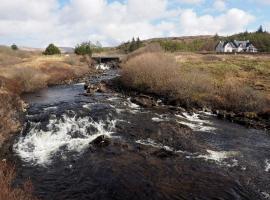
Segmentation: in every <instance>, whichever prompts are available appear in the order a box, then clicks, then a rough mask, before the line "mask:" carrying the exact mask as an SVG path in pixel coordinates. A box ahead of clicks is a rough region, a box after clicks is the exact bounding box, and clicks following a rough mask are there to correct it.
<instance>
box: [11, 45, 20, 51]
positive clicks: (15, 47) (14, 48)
mask: <svg viewBox="0 0 270 200" xmlns="http://www.w3.org/2000/svg"><path fill="white" fill-rule="evenodd" d="M11 49H12V50H14V51H16V50H18V49H19V48H18V46H17V45H16V44H13V45H11Z"/></svg>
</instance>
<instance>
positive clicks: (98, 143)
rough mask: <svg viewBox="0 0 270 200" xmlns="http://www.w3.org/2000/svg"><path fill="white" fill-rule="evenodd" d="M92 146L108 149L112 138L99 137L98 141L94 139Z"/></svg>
mask: <svg viewBox="0 0 270 200" xmlns="http://www.w3.org/2000/svg"><path fill="white" fill-rule="evenodd" d="M91 144H92V145H93V146H95V147H100V148H101V147H107V146H109V144H110V138H109V137H107V136H106V135H101V136H98V137H97V138H96V139H94V140H93V141H92V142H91Z"/></svg>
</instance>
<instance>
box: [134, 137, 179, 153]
mask: <svg viewBox="0 0 270 200" xmlns="http://www.w3.org/2000/svg"><path fill="white" fill-rule="evenodd" d="M136 143H138V144H142V145H146V146H152V147H155V148H159V149H165V150H167V151H174V149H173V148H171V147H169V146H166V145H163V144H160V143H157V142H155V141H154V140H152V139H150V138H148V139H147V140H137V141H136Z"/></svg>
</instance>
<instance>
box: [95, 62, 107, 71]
mask: <svg viewBox="0 0 270 200" xmlns="http://www.w3.org/2000/svg"><path fill="white" fill-rule="evenodd" d="M96 69H101V70H109V69H110V67H109V65H106V64H104V63H101V64H98V65H96Z"/></svg>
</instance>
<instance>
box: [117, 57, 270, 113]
mask: <svg viewBox="0 0 270 200" xmlns="http://www.w3.org/2000/svg"><path fill="white" fill-rule="evenodd" d="M122 67H123V70H122V77H121V82H122V83H123V84H124V85H125V86H127V87H131V88H133V89H136V90H139V91H141V92H149V93H154V94H157V95H159V96H166V97H168V98H169V99H170V100H171V101H172V102H175V103H177V104H179V105H181V106H184V107H209V108H211V109H218V110H226V111H228V112H234V113H240V112H248V113H251V112H252V113H255V114H258V113H261V112H267V110H269V109H270V108H269V105H270V78H269V77H270V56H259V55H256V56H254V55H201V54H195V53H175V54H169V53H163V52H158V53H157V52H155V53H151V52H148V53H142V54H137V55H136V56H133V57H130V58H129V59H128V60H127V61H126V62H125V63H124V64H123V66H122Z"/></svg>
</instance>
